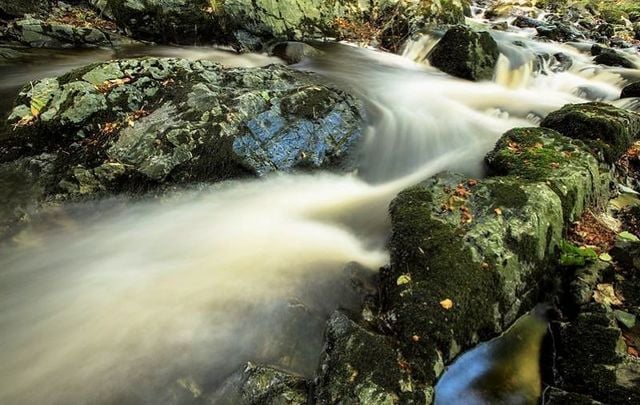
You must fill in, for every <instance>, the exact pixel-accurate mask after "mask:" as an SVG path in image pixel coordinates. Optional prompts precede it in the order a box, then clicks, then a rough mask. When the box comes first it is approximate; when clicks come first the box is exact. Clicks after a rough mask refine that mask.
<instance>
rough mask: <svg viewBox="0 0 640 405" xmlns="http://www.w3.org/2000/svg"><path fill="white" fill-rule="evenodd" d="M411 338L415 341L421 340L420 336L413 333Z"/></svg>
mask: <svg viewBox="0 0 640 405" xmlns="http://www.w3.org/2000/svg"><path fill="white" fill-rule="evenodd" d="M411 340H413V341H414V342H419V341H420V336H418V335H413V336H411Z"/></svg>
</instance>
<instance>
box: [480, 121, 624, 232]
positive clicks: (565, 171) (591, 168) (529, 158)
mask: <svg viewBox="0 0 640 405" xmlns="http://www.w3.org/2000/svg"><path fill="white" fill-rule="evenodd" d="M486 161H487V164H488V166H489V168H490V170H491V173H492V174H495V175H501V176H507V175H511V176H516V177H517V178H519V179H522V180H523V181H527V182H545V183H546V184H547V185H549V186H550V187H551V189H552V190H553V191H554V192H555V193H556V194H557V195H558V196H559V197H560V199H561V200H562V206H563V210H564V218H565V221H567V222H573V221H575V220H577V219H578V217H579V216H580V214H581V213H582V212H583V210H584V209H585V208H587V207H589V206H593V205H602V204H604V202H605V201H606V200H607V198H608V195H609V184H610V182H611V174H610V170H608V169H607V168H601V167H600V163H599V162H598V161H597V159H596V158H595V157H594V156H593V155H592V154H591V153H589V152H588V148H587V147H586V146H585V144H584V143H583V142H582V141H580V140H576V139H572V138H568V137H565V136H562V135H560V134H559V133H558V132H556V131H554V130H551V129H547V128H515V129H512V130H510V131H508V132H507V133H505V134H504V135H503V136H502V137H501V138H500V140H499V141H498V143H497V144H496V146H495V148H494V150H493V151H492V152H490V153H489V154H488V155H487V158H486Z"/></svg>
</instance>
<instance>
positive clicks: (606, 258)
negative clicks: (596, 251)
mask: <svg viewBox="0 0 640 405" xmlns="http://www.w3.org/2000/svg"><path fill="white" fill-rule="evenodd" d="M598 259H600V260H602V261H603V262H610V261H611V260H613V258H612V257H611V255H610V254H609V253H602V254H601V255H600V256H598Z"/></svg>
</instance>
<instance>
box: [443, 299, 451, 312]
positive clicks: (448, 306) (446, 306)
mask: <svg viewBox="0 0 640 405" xmlns="http://www.w3.org/2000/svg"><path fill="white" fill-rule="evenodd" d="M440 306H441V307H442V308H444V309H447V310H449V309H451V308H453V301H451V300H450V299H449V298H447V299H444V300H442V301H440Z"/></svg>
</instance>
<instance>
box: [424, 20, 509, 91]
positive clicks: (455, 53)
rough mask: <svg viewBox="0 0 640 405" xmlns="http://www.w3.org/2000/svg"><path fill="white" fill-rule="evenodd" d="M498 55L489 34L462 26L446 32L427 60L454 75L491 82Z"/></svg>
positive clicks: (496, 47) (494, 43)
mask: <svg viewBox="0 0 640 405" xmlns="http://www.w3.org/2000/svg"><path fill="white" fill-rule="evenodd" d="M498 56H499V51H498V45H497V44H496V42H495V41H494V39H493V38H492V37H491V35H489V33H488V32H484V31H482V32H475V31H473V30H472V29H471V28H469V27H466V26H461V25H458V26H455V27H453V28H450V29H449V30H448V31H447V32H446V34H445V35H444V37H443V38H442V39H441V40H440V42H438V44H437V45H436V46H435V47H434V48H433V50H431V52H429V55H428V56H427V59H428V60H429V62H430V63H431V65H433V66H435V67H437V68H438V69H440V70H442V71H444V72H446V73H449V74H450V75H453V76H456V77H460V78H463V79H467V80H473V81H479V80H491V78H492V77H493V73H494V69H495V66H496V62H497V61H498Z"/></svg>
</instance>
